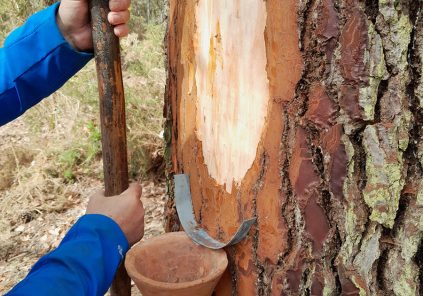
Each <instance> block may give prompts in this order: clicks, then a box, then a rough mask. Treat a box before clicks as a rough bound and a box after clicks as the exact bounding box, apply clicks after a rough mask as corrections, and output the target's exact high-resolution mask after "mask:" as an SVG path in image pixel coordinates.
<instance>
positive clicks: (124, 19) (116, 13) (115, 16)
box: [107, 0, 131, 37]
mask: <svg viewBox="0 0 423 296" xmlns="http://www.w3.org/2000/svg"><path fill="white" fill-rule="evenodd" d="M130 5H131V0H110V1H109V8H110V12H109V14H108V16H107V19H108V20H109V23H110V24H111V25H113V26H115V27H114V28H113V31H114V33H115V35H116V36H118V37H125V36H127V35H128V34H129V27H128V21H129V18H130V12H129V6H130Z"/></svg>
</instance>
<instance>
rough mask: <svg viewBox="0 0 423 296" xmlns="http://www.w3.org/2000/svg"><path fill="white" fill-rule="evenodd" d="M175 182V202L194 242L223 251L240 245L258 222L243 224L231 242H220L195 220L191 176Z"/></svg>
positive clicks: (251, 220) (186, 229) (179, 175)
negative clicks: (225, 248)
mask: <svg viewBox="0 0 423 296" xmlns="http://www.w3.org/2000/svg"><path fill="white" fill-rule="evenodd" d="M174 180H175V202H176V210H177V211H178V216H179V220H180V221H181V224H182V227H183V228H184V230H185V232H186V233H187V235H188V236H189V237H190V238H191V239H192V240H193V241H195V242H196V243H198V244H200V245H202V246H205V247H207V248H209V249H222V248H224V247H227V246H231V245H235V244H237V243H239V242H240V241H241V240H242V239H244V238H245V237H246V236H247V234H248V232H249V231H250V228H251V226H252V225H253V224H254V222H255V221H256V218H252V219H249V220H245V221H244V222H242V224H241V226H240V227H239V228H238V230H237V232H236V233H235V235H234V236H233V237H232V238H231V239H230V240H229V242H226V243H225V242H220V241H218V240H215V239H214V238H212V237H211V236H210V235H209V234H208V233H207V232H206V231H205V230H204V229H203V228H201V227H200V225H198V223H197V221H196V220H195V217H194V209H193V206H192V198H191V189H190V183H189V176H188V175H185V174H178V175H175V176H174Z"/></svg>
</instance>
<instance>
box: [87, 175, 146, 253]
mask: <svg viewBox="0 0 423 296" xmlns="http://www.w3.org/2000/svg"><path fill="white" fill-rule="evenodd" d="M141 193H142V188H141V185H139V184H138V183H133V184H131V185H129V188H128V189H127V190H126V191H125V192H123V193H122V194H120V195H116V196H110V197H104V193H103V192H97V193H95V194H94V195H92V196H91V197H90V201H89V202H88V206H87V211H86V214H100V215H104V216H107V217H109V218H111V219H113V220H114V221H115V222H116V223H117V224H118V225H119V227H120V229H122V231H123V233H124V234H125V236H126V238H127V239H128V242H129V244H130V245H131V246H132V245H133V244H135V243H136V242H138V241H139V240H140V239H141V238H142V237H143V236H144V208H143V205H142V202H141Z"/></svg>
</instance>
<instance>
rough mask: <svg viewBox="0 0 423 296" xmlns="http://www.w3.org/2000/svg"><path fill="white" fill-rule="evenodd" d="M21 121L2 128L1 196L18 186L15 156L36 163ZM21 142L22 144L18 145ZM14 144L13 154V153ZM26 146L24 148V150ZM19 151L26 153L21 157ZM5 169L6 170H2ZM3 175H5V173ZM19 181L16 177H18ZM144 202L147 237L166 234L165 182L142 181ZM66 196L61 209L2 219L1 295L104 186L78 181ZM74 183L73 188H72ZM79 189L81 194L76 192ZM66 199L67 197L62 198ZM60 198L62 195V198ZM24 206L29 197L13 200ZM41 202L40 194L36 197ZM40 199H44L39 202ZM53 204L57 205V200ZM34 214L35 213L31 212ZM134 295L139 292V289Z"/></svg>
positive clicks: (54, 242) (55, 242) (54, 244)
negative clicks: (26, 140) (20, 127)
mask: <svg viewBox="0 0 423 296" xmlns="http://www.w3.org/2000/svg"><path fill="white" fill-rule="evenodd" d="M19 124H21V123H20V122H19V121H17V122H14V123H12V124H11V125H8V126H7V128H5V127H3V128H1V129H0V141H1V142H0V155H2V157H0V179H1V180H2V182H3V183H4V184H3V183H2V184H0V185H2V188H0V199H5V198H7V197H8V196H9V195H8V192H9V189H10V188H9V187H10V186H14V185H13V181H12V180H11V178H10V176H9V175H8V174H6V173H4V171H5V170H9V171H13V170H14V169H16V168H14V166H15V158H16V159H19V160H20V161H19V165H21V166H24V165H27V166H30V165H31V162H34V160H32V159H33V157H32V155H31V154H30V153H27V152H17V151H29V150H26V149H23V148H22V143H25V137H27V135H25V134H19V133H17V131H18V130H19V128H18V127H19V126H18V125H19ZM18 143H19V144H18ZM10 147H12V148H13V149H12V151H13V153H9V152H8V151H11V149H10ZM21 148H22V149H21ZM19 153H23V154H24V155H22V156H20V155H18V154H19ZM2 168H3V170H2ZM2 174H3V175H2ZM15 182H16V180H15ZM141 184H142V186H143V196H142V201H143V203H144V207H145V211H146V213H145V215H146V216H145V224H146V229H145V235H144V238H143V240H145V239H148V238H150V237H153V236H156V235H158V234H160V233H163V226H162V217H163V209H164V203H165V198H166V197H165V186H164V183H163V182H153V181H142V182H141ZM70 186H71V187H70V188H71V189H72V188H73V190H68V191H66V192H67V195H66V196H65V198H66V200H67V202H66V203H63V200H61V201H60V203H61V207H62V208H61V210H54V211H47V212H37V211H35V212H34V214H28V215H29V216H28V217H26V216H25V215H24V216H23V218H22V217H20V218H19V219H18V218H16V219H11V218H10V215H9V216H8V215H2V216H1V218H0V220H1V221H0V224H1V225H2V227H0V294H4V293H5V292H7V291H9V290H10V289H11V288H12V287H13V286H14V285H15V284H16V283H17V282H19V281H20V280H22V279H23V278H24V277H25V276H26V274H27V273H28V271H29V269H30V268H31V266H32V265H33V264H34V263H35V262H36V261H37V260H38V259H39V258H40V257H41V256H43V255H44V254H46V253H47V252H49V251H51V250H53V249H54V248H55V247H57V246H58V244H59V243H60V241H61V240H62V238H63V237H64V235H65V234H66V232H67V231H68V230H69V228H70V227H71V226H72V225H73V223H74V222H75V221H76V220H77V219H78V217H80V216H81V215H83V214H84V211H85V207H86V204H87V202H88V197H89V196H90V195H91V194H92V193H93V192H95V191H97V190H99V189H100V188H101V186H102V184H101V182H100V181H99V180H95V179H92V178H91V179H89V178H88V179H87V180H81V181H80V182H79V183H78V184H73V185H70ZM72 186H73V187H72ZM72 192H77V194H76V193H75V194H74V193H72ZM62 198H63V197H62ZM58 199H59V197H58ZM9 202H10V203H16V204H18V205H19V206H21V207H28V205H25V204H22V202H25V200H23V201H22V200H19V199H17V200H11V201H9ZM33 202H34V203H37V196H34V201H33ZM39 202H40V201H39ZM50 203H51V204H52V205H54V201H53V202H51V201H50ZM29 213H31V212H29ZM133 291H134V292H133V295H139V294H138V292H137V291H136V289H135V288H134V290H133Z"/></svg>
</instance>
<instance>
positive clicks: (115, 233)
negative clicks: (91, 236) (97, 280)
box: [61, 214, 129, 259]
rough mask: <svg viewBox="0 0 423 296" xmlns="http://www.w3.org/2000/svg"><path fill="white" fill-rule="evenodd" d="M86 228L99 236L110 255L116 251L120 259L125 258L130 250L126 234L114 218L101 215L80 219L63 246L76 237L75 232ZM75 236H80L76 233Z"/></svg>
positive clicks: (89, 215) (64, 240) (90, 215)
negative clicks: (70, 238)
mask: <svg viewBox="0 0 423 296" xmlns="http://www.w3.org/2000/svg"><path fill="white" fill-rule="evenodd" d="M85 227H88V228H90V229H91V230H93V231H95V232H97V233H98V234H99V237H101V240H102V243H105V244H106V245H107V246H108V249H109V250H110V251H111V252H110V253H113V252H114V251H116V254H118V255H119V257H120V259H123V258H124V257H125V254H126V252H128V250H129V243H128V240H127V238H126V236H125V234H124V233H123V231H122V229H121V228H120V227H119V225H118V224H117V223H116V222H115V221H114V220H113V219H112V218H109V217H107V216H104V215H100V214H86V215H84V216H82V217H81V218H79V220H78V221H77V222H76V223H75V225H74V226H73V227H72V229H71V230H70V231H69V233H68V235H67V236H66V237H65V238H64V239H63V241H62V243H61V244H63V243H65V242H66V241H67V239H69V237H73V236H74V234H73V233H72V232H73V230H76V231H77V232H78V229H81V228H85ZM75 235H78V234H77V233H75Z"/></svg>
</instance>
